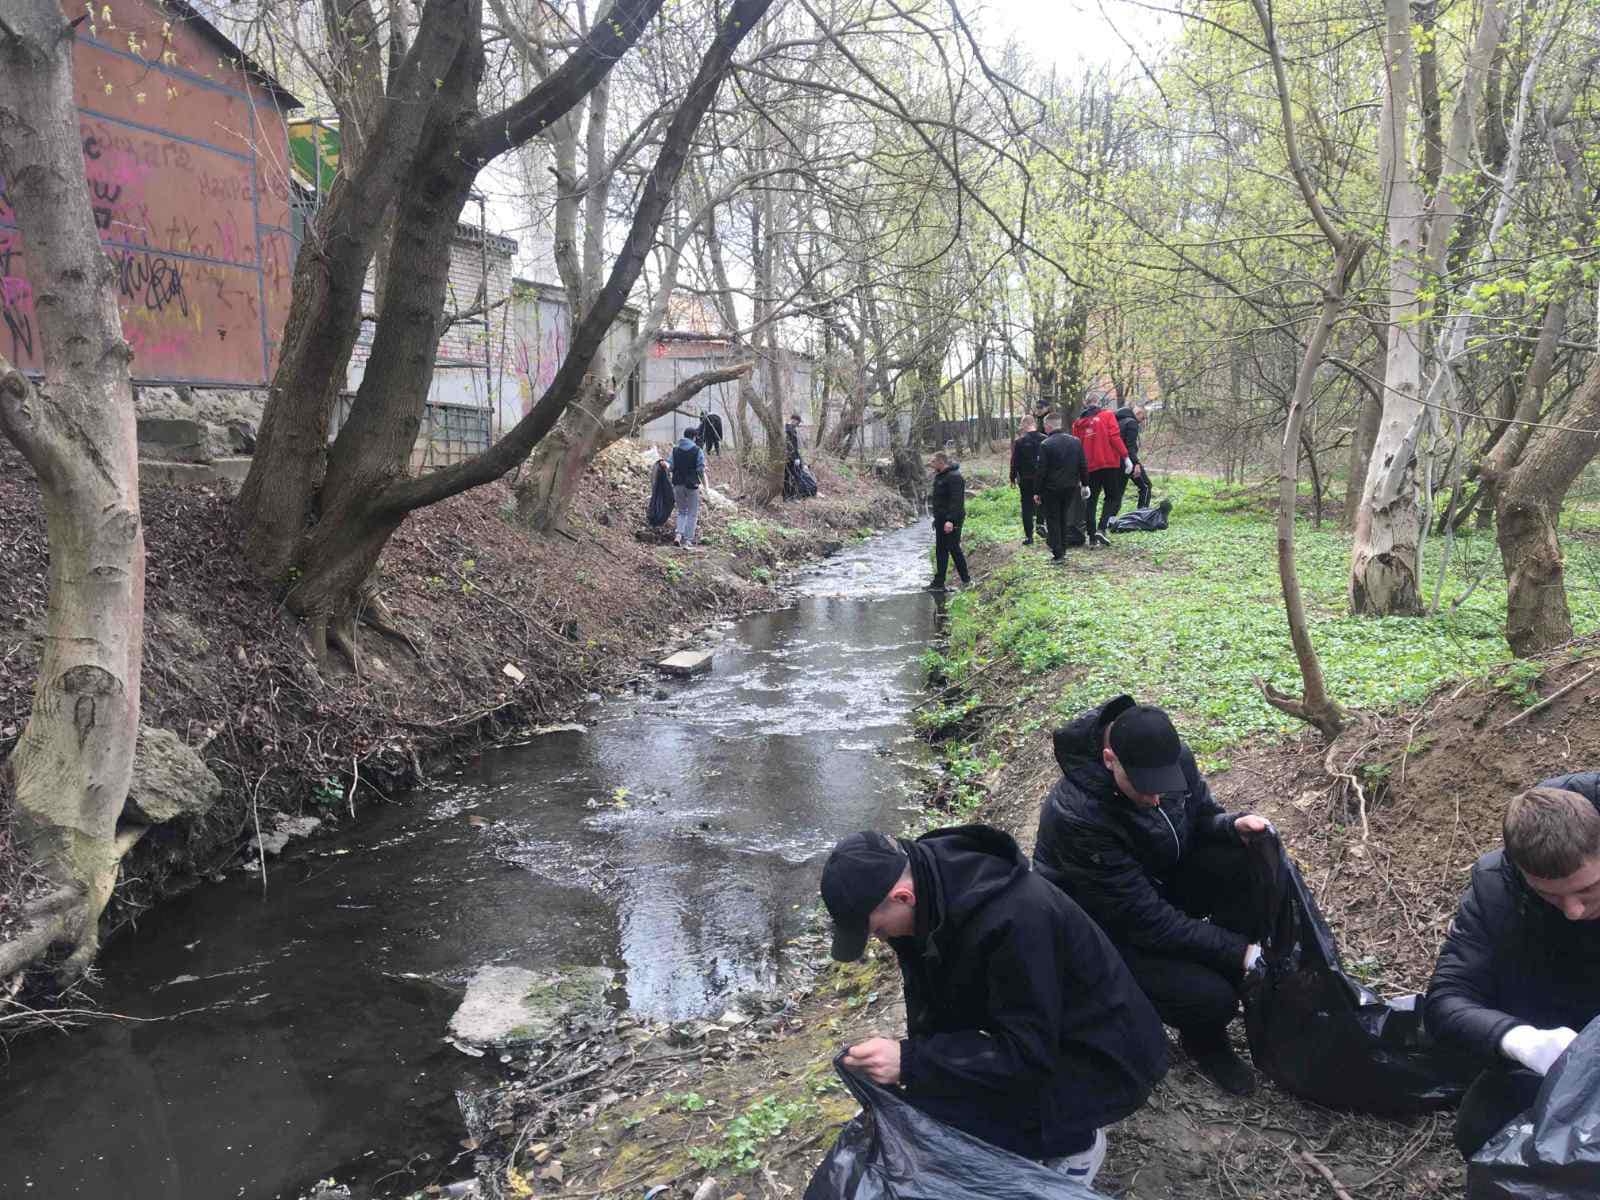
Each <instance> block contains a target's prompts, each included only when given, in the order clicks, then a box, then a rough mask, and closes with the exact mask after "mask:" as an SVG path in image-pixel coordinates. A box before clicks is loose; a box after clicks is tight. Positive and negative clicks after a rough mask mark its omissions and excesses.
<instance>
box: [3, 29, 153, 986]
mask: <svg viewBox="0 0 1600 1200" xmlns="http://www.w3.org/2000/svg"><path fill="white" fill-rule="evenodd" d="M79 20H82V18H81V17H80V18H79ZM75 26H76V22H73V23H72V24H69V23H68V22H67V21H66V20H65V19H64V18H63V17H62V15H61V6H60V5H59V4H58V3H56V0H15V2H14V3H8V4H7V5H6V8H5V12H4V14H3V15H0V180H3V181H4V182H3V184H0V186H3V188H4V190H5V196H6V199H7V200H8V201H9V203H10V204H11V206H12V208H13V209H14V211H15V213H16V220H17V225H18V227H19V228H20V230H21V232H22V236H23V238H24V239H25V246H26V251H27V254H28V277H29V279H30V281H31V283H32V287H33V292H34V303H35V309H36V312H37V315H38V322H39V338H40V341H41V343H42V345H43V348H44V362H45V368H44V375H43V378H42V379H40V380H38V381H34V380H30V379H29V378H27V377H26V376H24V375H23V374H22V373H21V372H20V371H18V370H17V369H16V368H15V367H14V366H13V365H12V364H11V363H9V362H8V361H6V359H5V357H4V356H3V355H0V429H3V430H4V432H5V434H6V436H7V437H9V438H10V439H11V441H12V442H14V443H15V444H16V445H17V447H18V449H20V450H21V451H22V453H23V455H24V456H26V458H27V460H28V462H29V463H30V464H31V465H32V467H33V470H34V473H35V475H36V477H37V478H38V481H39V490H40V494H41V497H42V500H43V504H44V510H45V517H46V521H47V525H48V530H49V540H50V599H49V610H48V615H47V627H46V630H45V637H44V650H43V653H42V655H41V658H40V662H39V679H38V683H37V685H36V686H35V689H34V698H33V711H32V713H31V714H30V716H29V718H28V724H27V727H26V728H25V729H24V730H23V733H22V737H21V740H20V741H19V742H18V743H17V746H16V749H15V750H14V751H13V752H12V755H11V757H10V759H9V761H8V762H7V763H6V764H4V769H8V770H10V771H11V772H12V773H13V775H14V780H15V784H16V797H17V809H18V817H19V829H20V832H21V835H22V841H23V844H24V845H25V847H26V850H27V852H28V853H29V854H30V855H32V856H33V858H34V860H35V861H36V862H37V863H38V864H39V866H40V867H41V868H42V869H43V870H44V871H45V872H46V873H47V874H48V875H49V877H50V879H51V880H52V881H53V882H54V883H55V884H56V886H57V889H58V891H57V893H56V895H54V896H53V897H52V898H51V900H50V902H49V903H48V904H46V905H43V906H41V907H40V908H38V909H37V910H36V916H37V919H36V920H35V922H34V923H33V925H32V926H31V928H30V929H29V930H28V931H27V932H26V933H24V935H23V936H22V937H21V938H20V939H18V940H16V941H14V942H12V943H10V944H9V945H0V977H4V976H6V975H8V974H10V973H11V972H12V971H14V970H16V969H17V968H18V967H20V966H23V965H25V964H26V963H27V962H29V961H31V960H32V959H33V958H35V957H37V956H38V955H39V954H40V953H42V952H43V951H45V950H46V949H48V948H49V947H50V946H51V945H55V944H59V945H61V946H64V947H65V948H66V949H67V951H68V957H67V960H66V971H67V972H68V973H69V974H71V973H76V972H78V971H81V970H82V969H84V968H86V967H87V965H88V963H89V961H90V960H91V958H92V957H93V954H94V950H95V947H96V945H97V938H96V923H97V921H98V919H99V916H100V913H101V911H102V910H103V909H104V908H105V905H106V901H107V900H108V899H109V898H110V895H111V889H112V886H113V884H114V883H115V882H116V875H117V862H118V858H119V853H118V842H117V820H118V818H119V817H120V816H121V814H122V806H123V802H124V801H125V800H126V798H127V794H128V785H129V781H130V779H131V778H132V772H133V756H134V748H135V745H136V743H137V739H138V730H139V668H140V661H141V653H142V643H143V628H144V626H143V621H144V567H145V557H144V534H143V530H142V527H141V525H140V520H139V482H138V451H137V446H136V430H135V424H134V411H133V388H132V385H131V384H130V383H129V380H128V364H129V361H130V360H131V358H132V354H131V352H130V351H129V349H128V345H127V343H126V342H124V341H123V338H122V322H121V318H120V316H119V314H118V312H117V304H116V293H115V290H114V288H113V273H112V266H111V262H110V260H109V259H108V258H107V257H106V256H105V254H104V252H103V251H102V250H101V249H100V240H99V235H98V233H97V231H96V228H95V223H94V216H93V214H92V213H91V211H90V205H89V185H88V181H87V178H86V176H85V173H84V165H83V147H82V143H81V140H80V137H79V134H78V112H77V108H76V105H75V103H74V99H73V76H72V47H73V30H74V28H75Z"/></svg>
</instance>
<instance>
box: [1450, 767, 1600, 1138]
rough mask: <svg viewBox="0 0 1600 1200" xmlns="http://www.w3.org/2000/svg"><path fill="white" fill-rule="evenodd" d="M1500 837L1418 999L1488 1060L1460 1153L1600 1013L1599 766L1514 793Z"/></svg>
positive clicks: (1526, 1093)
mask: <svg viewBox="0 0 1600 1200" xmlns="http://www.w3.org/2000/svg"><path fill="white" fill-rule="evenodd" d="M1504 834H1505V845H1504V847H1503V848H1502V849H1500V850H1491V851H1490V852H1489V853H1488V854H1485V855H1484V856H1483V857H1482V858H1480V859H1479V860H1478V861H1477V863H1476V864H1475V865H1474V866H1473V868H1472V879H1471V882H1470V883H1468V885H1467V890H1466V891H1465V892H1464V893H1462V896H1461V904H1460V907H1459V908H1458V909H1457V910H1456V915H1455V919H1454V920H1453V921H1452V922H1451V923H1450V931H1449V933H1448V934H1447V936H1446V937H1445V942H1444V946H1443V948H1442V949H1441V950H1440V951H1439V961H1438V964H1437V965H1436V966H1435V967H1434V971H1433V980H1432V982H1430V983H1429V985H1428V992H1427V996H1426V998H1425V1000H1424V1001H1423V1010H1422V1012H1423V1022H1424V1024H1425V1025H1426V1026H1427V1029H1428V1032H1429V1033H1431V1034H1432V1035H1433V1036H1434V1037H1435V1038H1436V1039H1438V1040H1439V1041H1440V1042H1441V1043H1443V1044H1445V1045H1448V1046H1452V1047H1454V1048H1456V1049H1458V1050H1462V1051H1464V1052H1466V1053H1468V1054H1470V1055H1473V1056H1476V1057H1477V1058H1479V1059H1480V1060H1482V1062H1483V1064H1484V1071H1483V1073H1482V1074H1481V1075H1479V1076H1478V1078H1477V1079H1476V1080H1475V1081H1474V1082H1473V1084H1472V1086H1471V1087H1470V1088H1469V1089H1468V1090H1467V1094H1466V1096H1465V1098H1464V1099H1463V1100H1462V1102H1461V1109H1460V1111H1459V1112H1458V1113H1457V1114H1456V1148H1457V1149H1458V1150H1460V1151H1461V1156H1462V1157H1463V1158H1471V1157H1472V1156H1473V1155H1474V1154H1476V1153H1477V1152H1478V1149H1479V1148H1480V1147H1481V1146H1482V1145H1483V1143H1484V1142H1486V1141H1488V1140H1489V1139H1490V1138H1491V1137H1493V1136H1494V1135H1495V1134H1496V1133H1498V1132H1499V1131H1500V1129H1502V1128H1503V1127H1504V1126H1505V1125H1506V1124H1507V1123H1508V1122H1510V1121H1511V1120H1513V1119H1514V1118H1515V1117H1516V1116H1517V1115H1518V1114H1520V1113H1522V1112H1523V1111H1524V1110H1526V1109H1527V1108H1528V1107H1530V1106H1531V1105H1532V1104H1533V1098H1534V1094H1535V1093H1536V1092H1537V1091H1538V1090H1539V1083H1540V1081H1541V1080H1542V1079H1543V1078H1544V1075H1545V1073H1546V1072H1547V1071H1549V1069H1550V1068H1551V1066H1552V1065H1553V1064H1554V1063H1555V1061H1556V1059H1558V1058H1559V1057H1561V1054H1562V1053H1563V1052H1564V1051H1565V1050H1566V1048H1567V1045H1568V1043H1570V1042H1571V1041H1572V1039H1573V1038H1575V1037H1576V1036H1577V1031H1578V1030H1580V1029H1582V1028H1583V1027H1584V1026H1585V1025H1587V1024H1588V1023H1589V1022H1590V1021H1592V1020H1593V1019H1594V1018H1595V1017H1596V1016H1600V772H1593V771H1590V772H1585V773H1583V774H1577V775H1561V776H1557V777H1556V778H1553V779H1546V780H1545V781H1544V782H1543V783H1541V784H1540V785H1539V786H1538V787H1536V788H1532V789H1530V790H1529V791H1526V792H1523V793H1521V794H1520V795H1517V796H1515V797H1513V798H1512V800H1511V803H1510V805H1509V806H1508V807H1507V808H1506V815H1505V821H1504Z"/></svg>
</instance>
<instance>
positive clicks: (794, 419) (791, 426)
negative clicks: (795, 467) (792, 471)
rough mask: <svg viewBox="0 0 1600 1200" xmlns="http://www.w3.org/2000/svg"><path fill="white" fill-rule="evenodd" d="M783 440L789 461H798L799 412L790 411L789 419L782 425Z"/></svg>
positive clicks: (792, 462) (791, 462)
mask: <svg viewBox="0 0 1600 1200" xmlns="http://www.w3.org/2000/svg"><path fill="white" fill-rule="evenodd" d="M783 440H784V443H785V445H787V447H788V450H789V462H790V464H791V465H792V464H794V463H797V462H799V461H800V414H799V413H790V414H789V421H788V424H786V425H785V426H784V427H783Z"/></svg>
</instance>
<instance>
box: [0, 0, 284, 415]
mask: <svg viewBox="0 0 1600 1200" xmlns="http://www.w3.org/2000/svg"><path fill="white" fill-rule="evenodd" d="M63 9H64V11H66V12H67V13H68V15H69V16H77V15H87V17H88V19H87V20H85V21H84V23H82V24H80V25H79V26H78V30H77V33H78V37H77V42H76V45H75V47H74V51H73V62H74V68H75V75H76V85H77V101H78V111H79V117H80V121H79V132H80V133H81V135H82V138H83V153H84V166H85V167H86V169H87V172H88V177H89V190H90V196H91V202H92V204H93V207H94V216H95V224H96V225H97V226H98V227H99V230H100V239H101V244H102V245H103V246H104V247H105V250H106V253H107V254H108V255H109V256H110V258H111V262H112V266H113V269H114V280H115V286H116V289H117V300H118V304H119V306H120V308H121V310H122V323H123V333H124V336H125V337H126V338H127V340H128V344H129V345H130V346H131V347H132V348H133V353H134V358H133V376H134V378H135V379H136V380H138V381H141V382H165V383H170V382H185V383H209V384H229V385H259V384H262V383H264V382H266V380H267V379H268V378H269V376H270V374H271V372H272V369H273V366H274V365H275V362H276V354H277V347H278V341H279V338H280V336H281V334H282V330H283V324H284V320H285V318H286V316H287V313H288V307H289V290H290V277H291V274H292V271H293V265H294V246H293V241H292V237H291V233H290V214H289V181H288V175H287V164H288V144H287V132H286V129H285V126H284V116H283V113H282V112H281V111H280V109H279V107H278V101H277V100H276V99H275V98H274V96H273V95H272V93H271V92H270V91H269V90H268V89H267V88H265V87H263V86H262V85H260V84H259V83H257V82H255V81H254V80H253V79H251V77H250V76H249V75H247V74H246V72H245V71H244V70H243V69H242V68H241V67H240V66H239V65H238V64H237V63H233V62H229V61H227V52H226V51H225V50H224V49H223V48H222V47H221V46H220V44H219V43H218V42H217V41H215V40H214V39H213V38H211V37H209V36H208V35H206V34H205V33H203V32H201V31H200V30H198V29H196V28H195V27H193V26H191V25H189V24H188V23H186V22H185V21H184V20H183V19H182V18H181V17H179V16H178V15H176V14H174V13H169V12H166V11H164V10H163V9H162V8H161V6H160V4H159V3H158V0H108V2H104V3H98V4H95V5H93V6H92V7H91V6H74V5H72V4H70V3H66V4H64V5H63ZM0 350H4V351H5V353H6V355H7V357H9V358H10V359H11V360H12V361H13V362H14V363H16V364H17V365H18V366H20V367H22V368H24V369H40V368H41V367H42V365H43V355H42V348H41V346H40V345H39V341H38V326H37V321H36V320H35V317H34V311H33V288H32V285H31V284H30V283H29V281H28V274H27V252H26V247H25V246H24V245H23V244H22V239H21V235H20V233H19V232H18V231H17V228H16V218H15V214H14V213H13V212H12V210H11V207H10V205H9V204H7V202H6V199H5V192H4V180H3V179H0Z"/></svg>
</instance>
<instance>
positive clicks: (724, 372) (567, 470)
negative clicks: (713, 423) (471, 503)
mask: <svg viewBox="0 0 1600 1200" xmlns="http://www.w3.org/2000/svg"><path fill="white" fill-rule="evenodd" d="M753 367H754V364H753V363H737V364H735V365H733V366H731V367H717V368H715V369H713V370H710V371H701V372H700V373H699V374H698V375H691V376H690V377H689V378H688V379H685V380H684V381H683V382H682V383H680V384H678V386H677V387H675V388H673V389H672V390H671V391H670V392H668V393H667V394H666V395H665V396H663V397H662V398H661V399H660V400H657V401H656V402H655V403H654V404H652V405H650V406H649V407H647V408H643V409H640V410H639V411H638V412H633V413H628V414H627V415H626V416H622V417H618V418H616V419H615V420H612V421H605V420H600V419H597V418H593V417H591V416H590V415H589V414H590V413H592V412H599V413H601V414H604V412H605V408H606V404H608V403H609V402H610V396H609V394H607V393H604V392H603V391H602V393H601V396H602V397H603V401H602V402H599V403H598V408H596V407H595V404H594V403H588V404H585V403H583V402H581V401H580V404H579V405H578V406H576V407H575V408H574V409H570V410H568V413H567V416H566V417H565V418H564V419H563V420H562V422H561V424H559V425H557V426H556V427H555V428H554V429H553V430H551V431H550V433H549V434H547V435H546V436H545V439H544V440H543V441H542V442H540V443H539V444H538V446H536V447H535V448H534V451H533V454H532V455H531V456H530V457H529V459H528V469H527V473H526V474H525V475H524V476H523V477H522V480H521V481H520V482H519V483H518V484H517V489H516V492H517V515H518V517H519V518H521V519H522V520H523V521H524V522H525V523H526V524H527V525H528V526H529V527H530V528H533V529H536V530H539V531H541V532H548V531H549V530H552V529H556V528H558V527H559V526H560V524H561V520H562V518H563V517H564V516H566V512H567V506H568V505H569V504H570V503H571V501H572V494H573V492H574V491H575V490H576V489H577V485H578V480H579V479H581V478H582V477H583V472H584V471H585V470H586V469H587V468H588V466H589V464H590V463H592V462H593V461H594V460H595V456H596V455H598V454H600V453H601V452H602V451H603V450H605V449H606V447H607V446H610V445H613V444H614V443H616V442H618V441H620V440H621V439H622V438H625V437H633V436H635V435H636V434H637V433H638V432H639V430H641V429H643V428H644V427H645V426H646V425H648V424H650V422H652V421H654V420H655V419H656V418H658V417H663V416H666V414H667V413H670V412H675V411H677V410H678V409H679V408H681V407H683V406H684V405H685V404H687V403H689V401H690V400H692V399H694V398H695V397H696V396H697V395H699V394H700V393H701V392H702V391H704V390H705V389H706V388H708V387H712V386H714V385H716V384H719V383H729V382H732V381H733V380H735V379H743V378H745V377H746V376H748V375H749V374H750V371H751V370H752V368H753ZM579 408H581V409H582V411H583V413H584V416H583V418H582V423H581V424H580V425H578V428H577V430H574V429H573V424H574V422H573V421H572V417H573V414H574V412H576V411H578V409H579ZM585 429H588V430H591V431H592V432H590V433H589V435H588V436H587V437H585V436H583V430H585Z"/></svg>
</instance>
